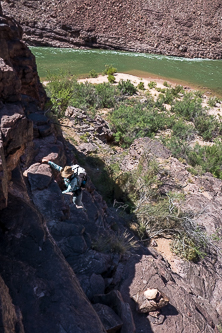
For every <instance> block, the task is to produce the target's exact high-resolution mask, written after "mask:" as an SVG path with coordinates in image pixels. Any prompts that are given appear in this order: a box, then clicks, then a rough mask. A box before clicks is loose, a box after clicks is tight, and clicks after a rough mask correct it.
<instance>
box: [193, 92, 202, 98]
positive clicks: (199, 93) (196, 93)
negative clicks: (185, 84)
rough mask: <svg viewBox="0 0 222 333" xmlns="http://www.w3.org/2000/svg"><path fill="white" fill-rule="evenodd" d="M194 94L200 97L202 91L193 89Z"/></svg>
mask: <svg viewBox="0 0 222 333" xmlns="http://www.w3.org/2000/svg"><path fill="white" fill-rule="evenodd" d="M194 95H195V96H197V97H199V98H202V97H203V91H201V90H196V91H194Z"/></svg>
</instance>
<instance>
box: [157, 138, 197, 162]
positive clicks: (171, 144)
mask: <svg viewBox="0 0 222 333" xmlns="http://www.w3.org/2000/svg"><path fill="white" fill-rule="evenodd" d="M162 142H163V144H164V145H165V146H166V147H167V148H168V149H169V150H170V151H171V152H172V155H173V156H174V157H176V158H181V159H185V160H186V161H188V159H189V154H190V150H191V148H190V146H189V144H188V142H187V141H185V140H182V139H180V138H179V137H176V136H172V137H171V138H162Z"/></svg>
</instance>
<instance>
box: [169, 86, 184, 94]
mask: <svg viewBox="0 0 222 333" xmlns="http://www.w3.org/2000/svg"><path fill="white" fill-rule="evenodd" d="M171 93H172V94H173V95H174V96H176V97H177V96H178V94H179V93H184V90H183V86H180V85H176V86H175V88H171Z"/></svg>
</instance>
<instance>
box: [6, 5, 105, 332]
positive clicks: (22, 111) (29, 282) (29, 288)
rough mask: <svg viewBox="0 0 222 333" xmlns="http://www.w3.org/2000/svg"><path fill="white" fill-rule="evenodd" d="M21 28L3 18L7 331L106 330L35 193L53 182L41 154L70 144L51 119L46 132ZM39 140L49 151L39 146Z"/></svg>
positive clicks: (42, 97) (38, 89) (31, 60)
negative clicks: (61, 137)
mask: <svg viewBox="0 0 222 333" xmlns="http://www.w3.org/2000/svg"><path fill="white" fill-rule="evenodd" d="M0 8H1V7H0ZM0 13H1V14H2V11H1V10H0ZM21 32H22V30H21V28H20V26H19V25H18V24H17V23H16V22H15V21H14V20H13V19H11V18H7V17H6V16H0V43H1V48H0V180H1V185H0V209H1V215H0V216H1V217H0V239H1V241H0V243H1V245H0V258H1V267H0V274H1V276H0V280H1V287H0V303H1V306H0V308H1V322H0V331H1V332H7V333H13V332H20V333H26V332H27V333H28V332H36V333H40V332H48V333H50V332H53V333H56V332H70V333H71V332H73V333H77V332H78V333H83V332H84V333H85V332H89V333H92V332H95V333H98V332H101V333H102V332H105V329H104V327H103V325H102V323H101V321H100V320H99V317H98V316H97V314H96V312H95V311H94V309H93V307H92V306H91V305H90V303H89V301H88V299H87V298H86V296H85V294H84V292H83V290H82V289H81V287H80V284H79V282H78V280H77V278H76V276H75V274H74V272H73V270H72V269H71V267H70V266H69V265H68V264H67V262H66V260H65V258H64V256H63V255H62V252H61V250H60V249H59V248H58V246H57V245H56V243H55V241H54V239H53V238H52V236H51V235H50V234H49V232H48V228H47V226H46V225H45V221H46V220H47V216H46V217H45V218H44V217H43V215H41V213H40V211H39V210H38V209H37V207H36V206H35V205H34V204H33V202H35V201H36V200H37V199H35V198H34V196H33V197H32V195H31V193H32V192H37V191H44V189H45V188H47V187H48V185H49V184H50V183H51V182H52V174H51V170H50V169H49V167H47V166H46V165H40V164H39V163H35V161H34V159H35V158H36V159H37V162H39V161H40V160H41V156H44V155H45V153H46V152H47V149H48V151H49V152H50V153H51V154H53V153H54V155H53V156H54V157H55V159H56V156H58V154H59V153H60V152H61V151H62V150H63V153H61V160H60V161H62V159H63V158H64V147H63V143H62V142H61V141H60V142H59V141H58V140H57V138H56V133H54V132H53V127H52V126H51V124H50V126H49V130H48V132H47V133H46V132H44V135H43V133H42V131H41V130H42V128H41V126H42V125H44V124H45V122H47V123H48V120H47V119H46V118H45V117H44V115H43V113H44V111H42V110H41V109H40V107H41V106H43V105H44V102H45V97H46V95H45V92H44V90H43V88H42V86H41V84H40V81H39V77H38V75H37V71H36V64H35V60H34V56H33V55H32V54H31V52H30V51H29V49H28V48H27V47H26V45H25V44H24V43H23V42H22V41H21V40H20V39H21ZM36 112H37V113H39V115H38V116H36ZM31 114H33V116H31ZM34 114H35V115H34ZM33 125H34V126H35V127H36V129H37V130H38V133H39V136H38V138H37V139H36V140H37V142H35V141H33ZM50 136H51V139H50V138H49V137H50ZM40 138H44V139H43V141H42V145H43V146H45V145H46V146H47V145H48V147H47V148H46V147H41V145H39V144H38V140H40ZM44 140H45V141H44ZM56 154H57V155H56ZM30 165H31V167H30V168H29V170H28V172H26V173H25V175H26V176H25V177H24V176H23V171H24V170H26V169H27V167H28V166H30ZM22 168H23V169H22ZM40 175H41V176H40ZM53 185H54V184H51V186H52V193H54V192H55V189H54V187H53ZM57 186H58V185H57ZM60 193H61V191H60ZM43 194H44V193H43ZM60 196H61V194H60ZM36 197H37V196H36ZM52 199H53V198H52V196H50V200H52ZM37 202H38V200H37ZM37 206H38V205H37ZM63 206H64V204H63ZM52 211H53V209H52ZM53 216H55V213H54V215H53ZM56 217H57V218H61V217H64V214H63V213H62V212H59V214H57V216H56Z"/></svg>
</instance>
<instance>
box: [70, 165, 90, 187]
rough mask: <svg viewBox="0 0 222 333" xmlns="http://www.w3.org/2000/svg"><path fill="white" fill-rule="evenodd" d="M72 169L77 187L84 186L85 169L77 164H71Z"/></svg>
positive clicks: (85, 178)
mask: <svg viewBox="0 0 222 333" xmlns="http://www.w3.org/2000/svg"><path fill="white" fill-rule="evenodd" d="M72 170H73V173H74V177H76V178H77V180H78V185H79V187H85V186H86V181H87V174H86V170H85V169H84V168H82V167H81V166H79V165H78V164H75V165H72Z"/></svg>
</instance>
